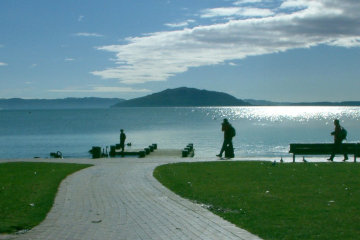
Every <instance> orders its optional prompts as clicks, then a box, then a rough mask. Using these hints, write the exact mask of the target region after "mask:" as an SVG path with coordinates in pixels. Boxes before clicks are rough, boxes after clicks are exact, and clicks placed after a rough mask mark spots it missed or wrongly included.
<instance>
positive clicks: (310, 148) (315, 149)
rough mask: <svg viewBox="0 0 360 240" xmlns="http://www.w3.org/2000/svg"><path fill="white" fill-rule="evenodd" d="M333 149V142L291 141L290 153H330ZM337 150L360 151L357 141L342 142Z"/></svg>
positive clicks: (355, 152)
mask: <svg viewBox="0 0 360 240" xmlns="http://www.w3.org/2000/svg"><path fill="white" fill-rule="evenodd" d="M333 149H334V144H333V143H291V144H290V151H289V152H290V153H303V154H321V153H323V154H327V153H332V152H333ZM338 152H340V153H343V152H346V153H353V154H357V153H359V152H360V144H359V143H343V144H342V145H341V148H340V149H339V150H338Z"/></svg>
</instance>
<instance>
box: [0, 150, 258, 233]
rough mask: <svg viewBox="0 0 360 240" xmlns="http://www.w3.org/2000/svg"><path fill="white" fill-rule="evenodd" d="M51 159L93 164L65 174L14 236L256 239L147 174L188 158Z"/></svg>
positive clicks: (155, 156) (41, 160)
mask: <svg viewBox="0 0 360 240" xmlns="http://www.w3.org/2000/svg"><path fill="white" fill-rule="evenodd" d="M150 156H151V155H150ZM197 160H199V159H197ZM200 160H201V159H200ZM5 161H6V160H0V162H5ZM19 161H20V160H19ZM21 161H24V159H23V160H21ZM25 161H31V162H34V161H40V162H46V161H49V159H36V160H34V159H29V160H25ZM54 161H57V162H67V163H91V164H94V166H93V167H90V168H87V169H84V170H81V171H79V172H77V173H75V174H73V175H71V176H69V177H68V178H66V179H65V180H64V181H63V182H62V183H61V186H60V188H59V192H58V194H57V197H56V199H55V203H54V206H53V208H52V209H51V211H50V212H49V214H48V216H47V217H46V219H45V220H44V221H43V222H42V223H41V224H40V225H39V226H37V227H35V228H34V229H32V230H30V231H29V232H27V233H25V234H22V235H17V236H16V239H18V240H23V239H36V240H39V239H47V240H57V239H59V240H64V239H69V240H77V239H79V240H82V239H84V240H85V239H86V240H89V239H94V240H95V239H96V240H100V239H101V240H106V239H109V240H114V239H115V240H116V239H119V240H125V239H126V240H138V239H139V240H151V239H154V240H172V239H174V240H175V239H176V240H189V239H196V240H212V239H214V240H215V239H216V240H219V239H221V240H226V239H249V240H252V239H254V240H255V239H260V238H258V237H257V236H255V235H253V234H251V233H249V232H247V231H245V230H243V229H240V228H238V227H236V226H235V225H233V224H231V223H229V222H227V221H225V220H223V219H222V218H220V217H219V216H216V215H214V214H213V213H211V212H210V211H208V210H207V209H205V208H203V207H201V206H200V205H199V204H194V203H192V202H190V201H188V200H186V199H183V198H181V197H179V196H177V195H176V194H174V193H172V192H171V191H169V190H168V189H166V188H165V187H164V186H162V185H161V184H160V183H159V182H158V181H157V180H156V179H155V178H154V177H153V176H152V172H153V170H154V168H155V167H156V166H158V165H160V164H165V163H171V162H177V161H194V159H180V158H176V157H172V158H170V159H169V158H167V157H164V156H159V155H154V156H153V157H147V158H144V159H137V158H113V159H110V158H109V159H96V160H94V159H56V160H54V159H51V162H54Z"/></svg>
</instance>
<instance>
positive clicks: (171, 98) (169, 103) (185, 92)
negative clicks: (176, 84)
mask: <svg viewBox="0 0 360 240" xmlns="http://www.w3.org/2000/svg"><path fill="white" fill-rule="evenodd" d="M249 105H250V104H249V103H247V102H244V101H242V100H240V99H237V98H235V97H233V96H231V95H229V94H226V93H222V92H215V91H207V90H199V89H196V88H187V87H181V88H175V89H167V90H164V91H162V92H158V93H154V94H150V95H147V96H145V97H139V98H134V99H131V100H126V101H123V102H120V103H118V104H116V105H114V107H200V106H249Z"/></svg>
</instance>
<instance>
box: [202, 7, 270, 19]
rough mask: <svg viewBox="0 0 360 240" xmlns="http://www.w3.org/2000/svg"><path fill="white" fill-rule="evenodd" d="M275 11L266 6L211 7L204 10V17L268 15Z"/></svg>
mask: <svg viewBox="0 0 360 240" xmlns="http://www.w3.org/2000/svg"><path fill="white" fill-rule="evenodd" d="M274 14H275V13H274V12H273V11H272V10H270V9H265V8H248V7H246V8H244V7H228V8H209V9H205V10H203V12H202V14H201V17H202V18H214V17H231V16H237V17H268V16H272V15H274Z"/></svg>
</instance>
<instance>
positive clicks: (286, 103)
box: [244, 99, 360, 106]
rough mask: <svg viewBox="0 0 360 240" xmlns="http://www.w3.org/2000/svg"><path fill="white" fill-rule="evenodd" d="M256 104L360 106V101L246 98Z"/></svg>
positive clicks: (246, 100)
mask: <svg viewBox="0 0 360 240" xmlns="http://www.w3.org/2000/svg"><path fill="white" fill-rule="evenodd" d="M244 101H245V102H248V103H250V104H251V105H254V106H360V101H344V102H271V101H267V100H254V99H244Z"/></svg>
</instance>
